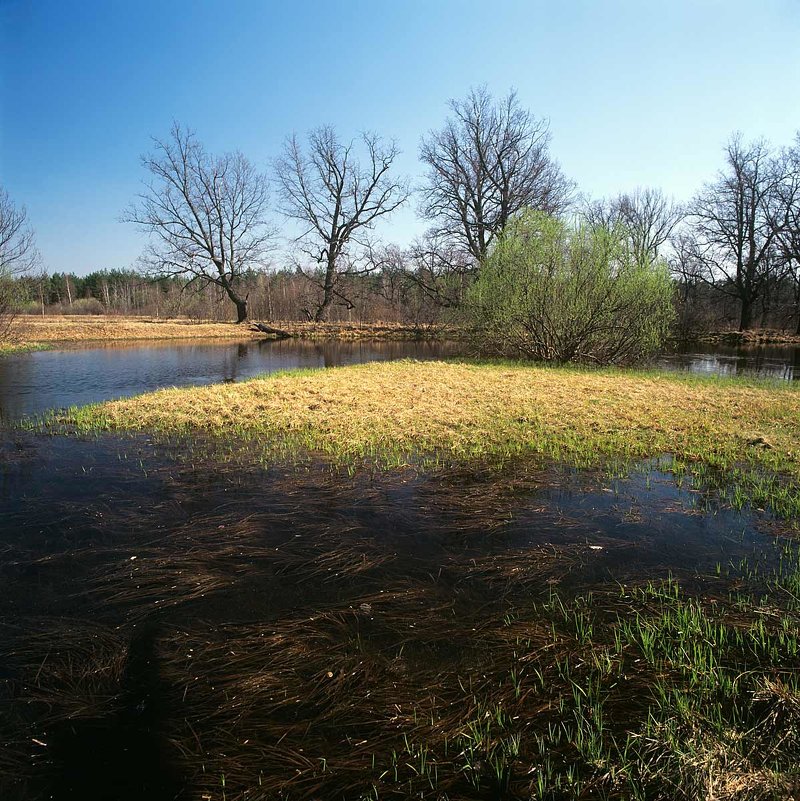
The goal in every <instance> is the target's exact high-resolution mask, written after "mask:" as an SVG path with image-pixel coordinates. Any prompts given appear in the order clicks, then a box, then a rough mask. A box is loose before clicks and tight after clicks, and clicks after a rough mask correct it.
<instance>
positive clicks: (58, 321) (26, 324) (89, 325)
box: [13, 314, 433, 346]
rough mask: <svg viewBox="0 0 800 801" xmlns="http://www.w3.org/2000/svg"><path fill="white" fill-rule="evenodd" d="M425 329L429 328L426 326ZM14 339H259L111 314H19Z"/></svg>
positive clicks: (236, 328) (374, 327) (347, 329)
mask: <svg viewBox="0 0 800 801" xmlns="http://www.w3.org/2000/svg"><path fill="white" fill-rule="evenodd" d="M272 325H273V326H274V327H275V328H279V329H281V330H284V331H287V332H288V333H289V334H291V335H292V336H296V337H300V338H303V339H366V338H368V339H376V338H377V339H409V338H414V337H417V336H420V335H422V334H424V333H426V332H425V331H423V330H420V329H417V328H412V327H409V326H403V325H400V324H397V323H370V324H363V325H362V324H357V323H353V324H350V323H302V322H294V321H286V322H280V321H279V322H274V323H272ZM427 333H433V332H432V331H428V332H427ZM13 334H14V337H15V340H16V341H18V342H20V343H22V344H26V345H28V346H31V345H33V346H35V345H37V344H41V343H48V342H96V341H110V340H113V341H125V340H157V339H186V338H192V339H195V338H207V339H262V338H263V337H264V335H263V334H261V333H259V332H256V331H251V330H250V327H249V325H247V324H246V323H245V324H243V325H237V324H236V323H232V322H219V321H210V320H205V321H199V320H189V319H186V318H159V317H125V316H115V315H102V314H101V315H77V314H76V315H48V316H41V317H39V316H33V315H31V316H20V317H18V318H17V319H16V320H15V321H14V327H13Z"/></svg>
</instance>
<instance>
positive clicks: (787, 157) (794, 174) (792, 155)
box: [773, 132, 800, 335]
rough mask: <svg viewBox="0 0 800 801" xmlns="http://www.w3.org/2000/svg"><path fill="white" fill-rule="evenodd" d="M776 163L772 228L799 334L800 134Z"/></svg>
mask: <svg viewBox="0 0 800 801" xmlns="http://www.w3.org/2000/svg"><path fill="white" fill-rule="evenodd" d="M776 162H777V165H778V174H779V176H780V180H779V181H778V183H777V194H778V201H777V204H776V206H775V209H774V213H773V227H774V230H775V234H776V237H777V241H778V248H779V251H780V255H781V260H782V263H783V266H784V268H785V271H786V276H787V277H788V278H790V279H791V281H792V284H793V286H794V314H795V331H796V333H797V334H798V335H800V132H798V133H797V135H796V137H795V141H794V144H793V145H792V146H791V147H789V148H786V149H785V150H784V151H783V152H782V153H781V154H780V156H779V157H778V159H777V160H776Z"/></svg>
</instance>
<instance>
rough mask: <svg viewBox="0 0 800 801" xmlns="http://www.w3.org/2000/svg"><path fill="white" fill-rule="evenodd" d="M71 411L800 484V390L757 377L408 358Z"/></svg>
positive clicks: (407, 453)
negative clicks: (665, 466) (668, 464)
mask: <svg viewBox="0 0 800 801" xmlns="http://www.w3.org/2000/svg"><path fill="white" fill-rule="evenodd" d="M61 420H62V421H64V422H67V423H68V424H69V425H71V426H74V427H75V428H76V429H77V430H78V431H80V432H88V431H97V430H106V431H108V430H113V431H139V432H141V431H146V432H151V433H158V434H162V435H187V434H188V435H191V434H194V433H202V434H204V435H210V436H211V437H213V438H220V439H224V440H226V441H227V440H230V439H241V438H244V439H247V440H249V441H256V442H258V443H259V444H263V445H264V446H265V447H266V448H275V447H278V448H280V449H281V450H283V451H286V449H287V448H289V449H291V450H293V451H298V450H310V451H314V452H322V453H324V454H326V455H328V456H329V457H332V458H333V459H334V460H336V461H340V462H353V461H357V460H360V459H364V458H376V459H378V461H379V462H381V463H382V464H384V465H393V464H394V465H397V464H403V463H405V462H407V460H408V459H409V458H415V459H422V460H423V462H428V463H431V462H438V461H444V462H448V463H453V462H456V463H460V462H464V461H468V460H472V459H479V458H504V457H510V456H516V455H519V454H525V453H532V454H539V455H542V456H545V457H548V458H554V459H558V460H560V461H564V462H567V463H568V464H571V465H574V466H578V467H588V466H597V465H600V464H607V463H609V461H611V462H614V463H617V464H619V463H621V462H624V461H630V460H635V459H643V458H650V457H658V456H662V455H664V454H669V455H671V456H672V457H673V458H674V459H675V465H676V467H677V469H681V468H682V467H686V466H692V468H693V469H697V468H698V467H701V468H702V469H711V470H719V471H727V472H728V475H727V476H726V480H727V481H731V479H733V480H734V481H738V484H739V485H740V490H741V487H742V486H745V485H746V486H747V488H748V493H747V494H748V495H749V496H750V498H751V499H754V500H756V502H758V503H770V504H772V505H773V506H774V507H775V508H777V509H778V510H782V511H783V512H785V513H787V514H789V516H792V515H793V514H794V511H795V509H796V508H797V504H798V502H799V500H798V495H799V494H800V493H798V490H797V487H796V481H794V480H795V479H797V478H800V392H798V391H797V389H796V388H793V387H792V386H791V385H789V384H777V383H774V382H764V381H756V380H731V379H724V380H719V379H709V378H698V377H693V376H687V375H679V374H669V373H657V372H635V371H621V370H588V369H578V368H552V367H538V366H528V365H520V364H516V363H497V362H495V363H464V362H413V361H401V362H394V363H391V364H377V363H373V364H368V365H363V366H354V367H346V368H340V369H335V370H323V371H319V370H315V371H294V372H288V373H282V374H277V375H273V376H270V377H265V378H257V379H253V380H249V381H245V382H242V383H237V384H216V385H212V386H206V387H193V388H187V389H165V390H160V391H158V392H152V393H149V394H146V395H140V396H138V397H134V398H130V399H124V400H117V401H112V402H108V403H103V404H99V405H94V406H88V407H84V408H80V409H73V410H71V411H70V412H69V413H68V414H67V415H66V418H63V417H62V418H61Z"/></svg>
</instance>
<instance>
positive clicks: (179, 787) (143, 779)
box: [37, 625, 186, 801]
mask: <svg viewBox="0 0 800 801" xmlns="http://www.w3.org/2000/svg"><path fill="white" fill-rule="evenodd" d="M156 638H157V628H156V627H155V626H154V625H146V626H143V627H141V628H140V629H137V630H135V631H134V632H133V634H132V637H131V640H130V643H129V644H128V647H127V656H126V658H125V663H124V668H123V671H122V675H121V677H120V681H119V709H118V711H116V712H115V713H113V714H110V715H106V716H104V717H99V718H80V717H79V718H73V719H67V720H61V721H58V722H56V723H54V724H53V725H52V726H51V727H50V728H49V729H48V730H46V731H44V732H43V733H42V735H41V737H42V739H41V740H38V738H37V740H38V742H44V743H46V745H44V746H42V748H43V749H45V750H46V752H47V756H46V760H47V762H49V763H50V764H49V766H48V767H46V768H44V770H45V771H46V772H49V773H50V774H51V776H52V778H51V780H50V784H51V788H52V790H51V795H50V796H49V797H50V798H52V799H54V801H84V799H103V801H106V799H107V801H134V800H136V801H140V799H143V798H147V799H153V801H175V799H181V798H185V797H186V795H185V787H186V784H185V779H184V777H183V776H181V774H180V772H179V769H178V767H177V763H176V754H174V753H172V749H171V748H170V746H169V743H168V742H167V740H166V737H165V736H164V734H163V731H162V726H163V722H164V720H166V719H167V718H168V716H169V714H170V710H169V701H168V696H167V693H166V691H165V688H164V687H163V681H162V678H161V676H160V668H159V663H158V659H157V656H156Z"/></svg>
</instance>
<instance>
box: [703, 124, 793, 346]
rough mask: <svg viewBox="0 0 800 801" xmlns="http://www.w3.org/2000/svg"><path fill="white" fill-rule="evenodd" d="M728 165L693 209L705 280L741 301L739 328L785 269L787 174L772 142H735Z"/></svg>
mask: <svg viewBox="0 0 800 801" xmlns="http://www.w3.org/2000/svg"><path fill="white" fill-rule="evenodd" d="M725 155H726V166H725V169H724V170H722V171H720V173H719V174H718V176H717V178H716V180H715V181H713V182H712V183H709V184H706V186H705V187H704V189H703V190H702V191H701V192H700V193H699V194H698V195H697V197H696V198H695V199H694V201H693V202H692V204H691V206H690V208H689V220H690V222H691V226H692V229H693V235H694V239H695V241H696V243H697V257H698V258H699V259H701V260H702V262H703V264H704V265H705V267H706V271H705V279H706V280H707V281H708V282H709V283H711V284H712V285H713V286H715V287H716V288H717V289H720V290H721V291H723V292H726V293H728V294H730V295H732V296H733V297H735V298H737V300H738V301H739V303H740V308H741V313H740V317H739V330H746V329H748V328H750V327H751V325H752V323H753V310H754V305H755V303H756V301H757V300H758V298H759V297H760V296H761V295H762V293H763V292H764V290H765V288H766V286H767V284H768V282H769V281H770V279H771V278H772V277H773V276H774V275H775V272H776V270H777V269H778V268H779V259H778V254H777V249H776V245H777V233H776V229H775V226H774V218H775V204H776V202H777V198H778V194H777V190H778V186H779V184H780V182H781V176H780V175H779V174H778V172H777V171H776V169H775V163H776V162H775V160H774V159H773V157H772V153H771V152H770V148H769V146H768V145H767V144H766V142H764V141H762V140H758V141H755V142H752V143H746V142H744V141H742V138H741V136H739V135H738V134H737V135H735V136H733V137H732V138H731V140H730V141H729V143H728V145H727V147H726V150H725Z"/></svg>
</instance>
